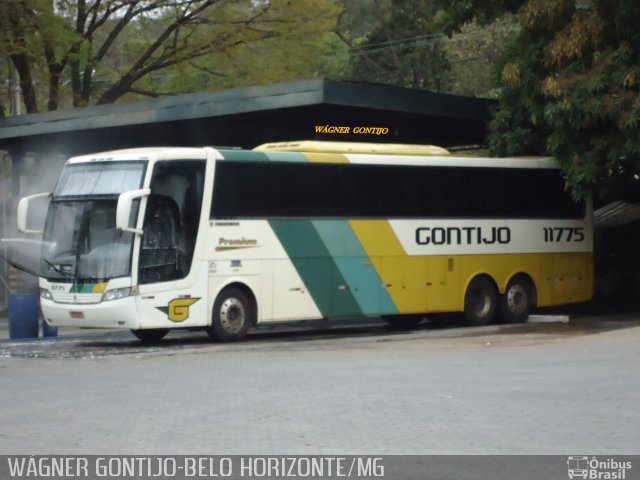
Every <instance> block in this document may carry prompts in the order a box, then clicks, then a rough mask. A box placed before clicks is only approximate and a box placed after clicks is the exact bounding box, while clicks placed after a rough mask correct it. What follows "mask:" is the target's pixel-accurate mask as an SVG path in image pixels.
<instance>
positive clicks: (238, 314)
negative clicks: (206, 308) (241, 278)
mask: <svg viewBox="0 0 640 480" xmlns="http://www.w3.org/2000/svg"><path fill="white" fill-rule="evenodd" d="M254 318H255V311H254V308H253V304H252V303H251V301H250V300H249V297H248V296H247V294H246V293H245V292H243V291H242V290H240V289H239V288H235V287H229V288H225V289H224V290H223V291H222V292H221V293H220V295H218V298H217V299H216V301H215V303H214V304H213V315H212V317H211V326H210V327H208V328H207V333H208V334H209V337H210V338H211V339H212V340H218V341H220V342H237V341H238V340H242V339H243V338H244V336H245V335H246V333H247V330H248V329H249V327H250V326H251V325H252V324H253V323H254Z"/></svg>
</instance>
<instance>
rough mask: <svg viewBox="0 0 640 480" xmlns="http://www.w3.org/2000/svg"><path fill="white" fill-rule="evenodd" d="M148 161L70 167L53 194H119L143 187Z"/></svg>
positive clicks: (82, 164)
mask: <svg viewBox="0 0 640 480" xmlns="http://www.w3.org/2000/svg"><path fill="white" fill-rule="evenodd" d="M145 165H146V162H95V163H76V164H73V163H72V164H68V165H66V166H65V167H64V170H63V171H62V175H61V176H60V180H59V181H58V184H57V185H56V189H55V191H54V192H53V196H54V197H60V196H65V197H78V196H86V195H118V194H120V193H122V192H126V191H129V190H136V189H138V188H140V186H141V185H142V177H143V175H144V169H145Z"/></svg>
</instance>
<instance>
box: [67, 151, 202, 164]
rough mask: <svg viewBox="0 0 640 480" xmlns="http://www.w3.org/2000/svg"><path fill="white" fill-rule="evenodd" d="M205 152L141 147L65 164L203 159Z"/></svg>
mask: <svg viewBox="0 0 640 480" xmlns="http://www.w3.org/2000/svg"><path fill="white" fill-rule="evenodd" d="M206 155H207V154H206V151H205V149H204V148H202V147H142V148H129V149H123V150H111V151H107V152H96V153H90V154H86V155H78V156H75V157H71V158H70V159H69V160H67V163H86V162H107V161H123V160H128V161H131V160H151V159H153V160H172V159H177V158H180V159H183V160H185V159H204V158H206Z"/></svg>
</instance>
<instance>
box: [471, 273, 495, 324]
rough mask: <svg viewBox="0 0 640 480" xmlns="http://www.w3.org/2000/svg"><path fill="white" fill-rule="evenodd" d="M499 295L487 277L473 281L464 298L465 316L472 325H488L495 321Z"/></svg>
mask: <svg viewBox="0 0 640 480" xmlns="http://www.w3.org/2000/svg"><path fill="white" fill-rule="evenodd" d="M497 303H498V294H497V292H496V289H495V287H494V285H493V282H491V280H489V279H488V278H487V277H476V278H474V279H473V280H471V283H470V284H469V286H468V287H467V292H466V293H465V296H464V314H465V317H466V319H467V323H468V324H470V325H488V324H490V323H491V322H492V321H493V317H494V316H495V313H496V308H497Z"/></svg>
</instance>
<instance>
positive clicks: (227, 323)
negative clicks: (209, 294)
mask: <svg viewBox="0 0 640 480" xmlns="http://www.w3.org/2000/svg"><path fill="white" fill-rule="evenodd" d="M244 322H245V311H244V306H243V305H242V302H240V300H238V299H237V298H227V299H226V300H225V301H224V302H223V303H222V305H221V306H220V324H221V325H222V328H224V330H225V332H227V333H237V332H239V331H240V330H241V329H242V326H243V325H244Z"/></svg>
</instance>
